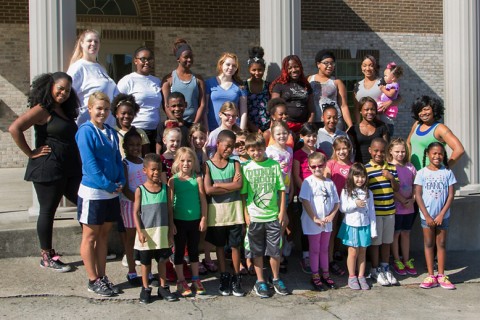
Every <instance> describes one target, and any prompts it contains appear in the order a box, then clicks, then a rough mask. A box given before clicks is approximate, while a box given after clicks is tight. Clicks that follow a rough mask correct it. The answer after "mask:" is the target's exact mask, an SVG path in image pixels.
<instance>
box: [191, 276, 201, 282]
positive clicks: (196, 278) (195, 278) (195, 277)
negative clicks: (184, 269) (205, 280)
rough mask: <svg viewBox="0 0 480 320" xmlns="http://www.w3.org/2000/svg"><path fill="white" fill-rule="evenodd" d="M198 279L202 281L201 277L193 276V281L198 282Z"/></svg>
mask: <svg viewBox="0 0 480 320" xmlns="http://www.w3.org/2000/svg"><path fill="white" fill-rule="evenodd" d="M198 279H200V277H199V276H192V281H195V280H198Z"/></svg>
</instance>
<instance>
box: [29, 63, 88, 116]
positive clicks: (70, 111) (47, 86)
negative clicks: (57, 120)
mask: <svg viewBox="0 0 480 320" xmlns="http://www.w3.org/2000/svg"><path fill="white" fill-rule="evenodd" d="M60 79H65V80H67V81H68V83H70V86H71V85H72V77H70V76H69V75H68V74H66V73H65V72H55V73H43V74H41V75H39V76H37V77H36V78H35V79H33V81H32V85H31V86H30V92H29V94H28V107H29V108H33V107H34V106H36V105H40V106H42V107H43V108H45V109H46V110H47V111H48V112H50V111H52V110H53V107H54V105H55V100H54V98H53V96H52V88H53V86H54V85H55V82H57V81H58V80H60ZM79 105H80V102H79V100H78V96H77V93H76V92H75V90H74V89H73V88H72V87H71V88H70V95H69V96H68V98H67V100H65V101H64V102H63V103H62V104H61V106H60V107H61V108H62V110H63V112H64V113H65V115H66V116H67V117H68V118H69V119H71V120H75V119H76V118H77V116H78V108H79Z"/></svg>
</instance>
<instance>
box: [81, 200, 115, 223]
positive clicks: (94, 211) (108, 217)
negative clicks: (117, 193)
mask: <svg viewBox="0 0 480 320" xmlns="http://www.w3.org/2000/svg"><path fill="white" fill-rule="evenodd" d="M119 218H120V202H119V200H118V197H116V198H113V199H103V200H87V199H83V198H81V197H78V206H77V219H78V222H80V223H82V224H89V225H102V224H104V223H105V222H116V221H118V219H119Z"/></svg>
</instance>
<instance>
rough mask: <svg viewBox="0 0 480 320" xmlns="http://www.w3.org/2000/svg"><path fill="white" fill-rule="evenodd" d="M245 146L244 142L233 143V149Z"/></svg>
mask: <svg viewBox="0 0 480 320" xmlns="http://www.w3.org/2000/svg"><path fill="white" fill-rule="evenodd" d="M244 146H245V141H238V142H235V148H240V147H244Z"/></svg>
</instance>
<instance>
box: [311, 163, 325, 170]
mask: <svg viewBox="0 0 480 320" xmlns="http://www.w3.org/2000/svg"><path fill="white" fill-rule="evenodd" d="M325 166H326V165H325V164H319V165H313V166H309V167H310V169H313V170H315V169H321V168H325Z"/></svg>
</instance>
